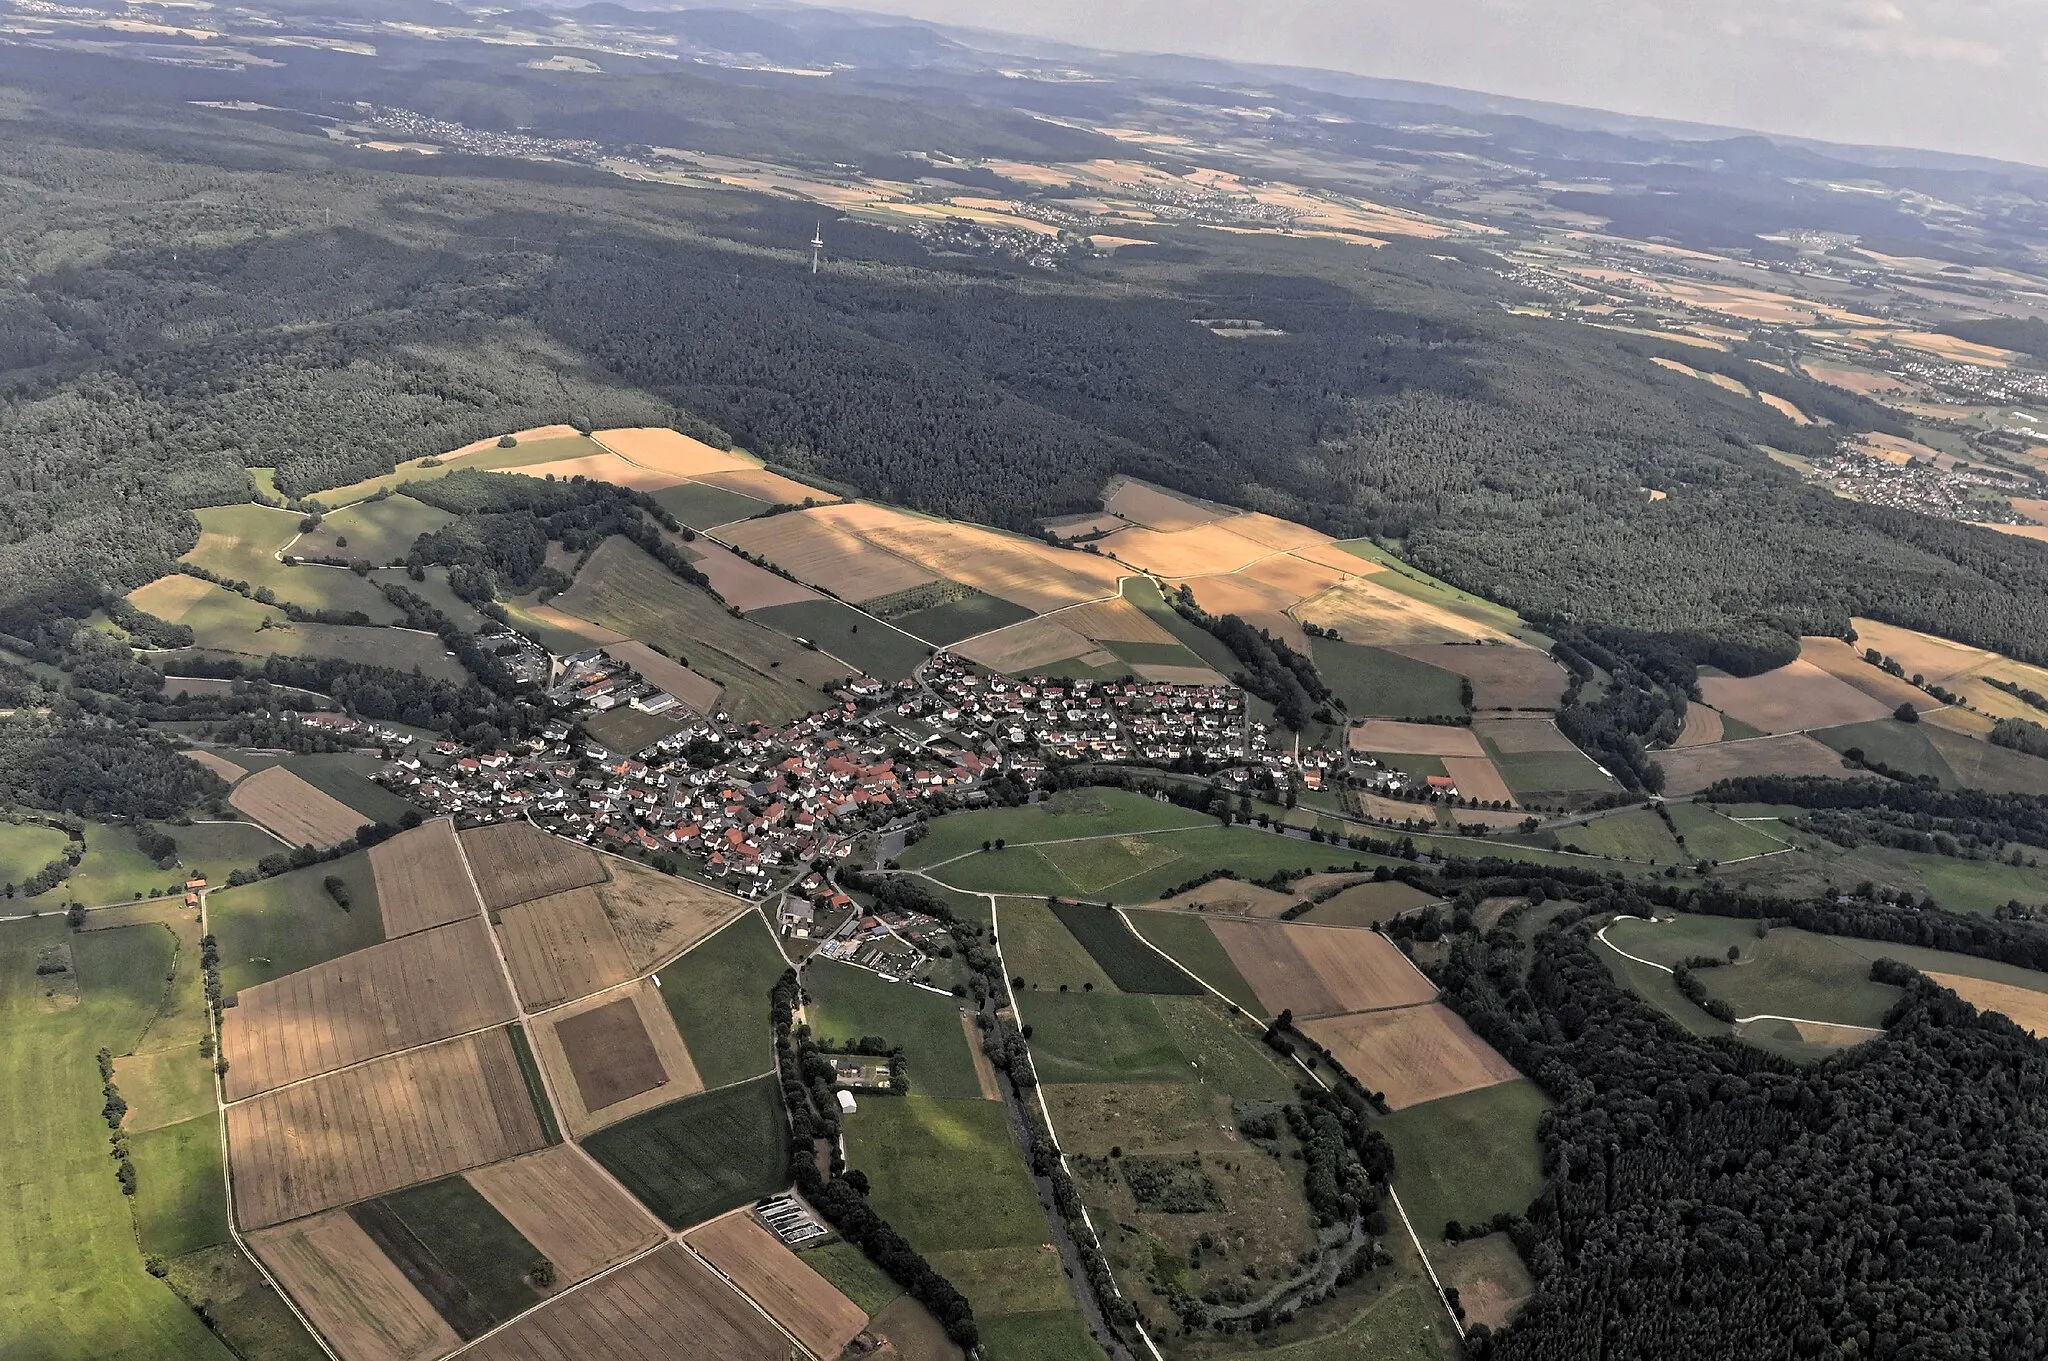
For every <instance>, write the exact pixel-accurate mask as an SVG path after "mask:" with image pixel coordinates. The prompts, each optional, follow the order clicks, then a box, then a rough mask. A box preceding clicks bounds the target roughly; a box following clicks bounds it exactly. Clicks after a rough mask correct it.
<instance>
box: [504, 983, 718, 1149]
mask: <svg viewBox="0 0 2048 1361" xmlns="http://www.w3.org/2000/svg"><path fill="white" fill-rule="evenodd" d="M532 1034H533V1048H534V1057H535V1058H537V1059H538V1060H539V1061H540V1064H541V1067H543V1068H545V1069H546V1070H547V1073H548V1078H549V1083H550V1086H551V1088H552V1090H553V1092H554V1096H555V1114H556V1115H557V1116H558V1117H559V1118H560V1120H561V1122H562V1128H563V1129H564V1130H566V1131H567V1132H568V1134H569V1136H570V1137H571V1138H577V1139H580V1138H582V1137H583V1136H584V1135H586V1134H589V1133H590V1132H592V1131H593V1130H598V1129H602V1128H604V1127H605V1126H606V1125H613V1124H617V1123H618V1122H619V1121H621V1120H624V1119H625V1118H626V1117H628V1116H631V1115H638V1114H639V1113H640V1112H641V1111H644V1110H652V1109H653V1108H654V1107H656V1106H660V1105H665V1104H667V1103H668V1102H670V1101H674V1100H676V1099H678V1098H679V1097H685V1096H691V1095H694V1094H695V1093H697V1092H701V1091H703V1090H704V1079H703V1077H702V1076H701V1075H700V1074H699V1073H698V1072H697V1063H696V1060H695V1059H693V1058H692V1057H691V1056H690V1049H689V1046H688V1045H687V1044H685V1043H684V1042H683V1037H682V1034H681V1033H680V1032H679V1031H678V1030H677V1029H676V1023H675V1019H674V1018H673V1017H671V1016H670V1015H669V1011H668V1007H667V1006H665V1005H664V1004H663V1003H662V1000H661V990H660V989H659V988H657V987H655V986H654V983H653V981H652V980H650V979H645V978H643V979H640V980H639V981H638V982H635V983H631V984H629V985H627V986H626V987H623V988H619V989H617V990H615V991H613V992H610V993H606V994H603V995H602V996H598V997H591V998H586V999H585V1000H583V1001H581V1002H572V1003H571V1004H569V1005H568V1006H566V1007H563V1008H561V1009H559V1010H557V1011H553V1012H550V1013H549V1014H548V1016H547V1019H546V1020H544V1021H542V1022H541V1023H539V1024H538V1025H536V1026H534V1027H533V1031H532Z"/></svg>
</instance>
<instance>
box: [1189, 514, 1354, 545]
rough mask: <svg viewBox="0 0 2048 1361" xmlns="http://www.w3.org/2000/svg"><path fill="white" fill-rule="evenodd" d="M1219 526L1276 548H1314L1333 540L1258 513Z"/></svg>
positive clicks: (1221, 521) (1305, 526) (1273, 516)
mask: <svg viewBox="0 0 2048 1361" xmlns="http://www.w3.org/2000/svg"><path fill="white" fill-rule="evenodd" d="M1217 524H1218V526H1219V527H1220V528H1223V529H1227V530H1229V531H1230V532H1231V533H1233V534H1235V535H1237V536H1238V537H1239V538H1241V539H1250V540H1251V541H1252V542H1253V543H1258V544H1264V545H1265V546H1266V547H1268V548H1272V549H1291V548H1313V547H1315V546H1317V545H1318V544H1326V543H1329V542H1330V541H1331V540H1330V536H1329V535H1327V534H1324V533H1322V532H1320V531H1318V530H1314V529H1310V528H1309V527H1308V526H1307V525H1298V524H1296V523H1294V521H1292V520H1283V519H1281V518H1279V517H1278V516H1276V515H1262V514H1260V513H1259V512H1258V511H1255V510H1254V511H1246V512H1245V513H1244V514H1242V515H1233V516H1231V517H1230V518H1229V519H1227V520H1219V521H1217Z"/></svg>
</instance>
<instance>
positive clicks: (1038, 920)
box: [997, 898, 1118, 992]
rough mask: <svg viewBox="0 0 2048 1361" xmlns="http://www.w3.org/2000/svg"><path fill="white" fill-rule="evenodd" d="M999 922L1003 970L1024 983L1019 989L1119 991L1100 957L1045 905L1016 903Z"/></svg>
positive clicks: (1022, 900) (1006, 905)
mask: <svg viewBox="0 0 2048 1361" xmlns="http://www.w3.org/2000/svg"><path fill="white" fill-rule="evenodd" d="M997 920H998V922H999V923H1000V925H1001V928H1002V929H1001V931H1000V933H999V934H998V936H997V943H998V944H999V945H1000V946H1001V947H1002V952H1003V968H1004V969H1005V970H1006V971H1007V972H1008V973H1009V974H1010V976H1011V977H1012V978H1021V979H1023V980H1024V981H1023V982H1022V983H1020V984H1017V985H1016V986H1018V987H1019V988H1038V989H1050V990H1052V991H1054V992H1058V991H1060V990H1062V989H1067V990H1071V991H1074V992H1116V991H1118V989H1117V986H1116V984H1115V983H1113V982H1112V981H1110V977H1109V975H1108V974H1107V973H1105V972H1103V968H1102V966H1101V965H1100V964H1098V963H1096V962H1095V957H1094V956H1093V955H1091V954H1089V953H1088V951H1087V949H1086V948H1084V947H1083V946H1082V944H1081V942H1080V941H1078V940H1076V939H1075V938H1074V933H1073V932H1071V931H1069V930H1068V929H1067V928H1066V925H1065V924H1064V923H1063V922H1062V921H1061V920H1060V919H1059V918H1058V917H1056V916H1054V915H1053V911H1052V908H1050V907H1049V906H1047V905H1046V904H1044V903H1041V902H1036V901H1033V900H1032V899H1029V898H1017V899H1013V900H1011V901H1009V902H1006V903H1004V904H1003V906H1002V914H1001V916H1000V917H999V918H998V919H997Z"/></svg>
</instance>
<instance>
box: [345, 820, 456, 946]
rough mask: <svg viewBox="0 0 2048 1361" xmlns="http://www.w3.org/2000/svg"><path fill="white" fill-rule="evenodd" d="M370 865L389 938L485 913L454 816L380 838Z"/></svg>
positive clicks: (372, 849)
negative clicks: (458, 840)
mask: <svg viewBox="0 0 2048 1361" xmlns="http://www.w3.org/2000/svg"><path fill="white" fill-rule="evenodd" d="M370 870H371V872H372V873H373V874H374V875H375V876H376V879H377V910H378V912H379V914H380V915H381V916H382V917H383V918H384V939H386V940H396V939H397V938H398V937H400V936H404V935H410V934H411V933H412V932H414V931H425V930H427V929H428V928H429V927H435V926H445V925H447V924H448V923H449V922H453V921H461V920H462V919H463V918H464V917H476V916H480V915H481V914H482V906H483V905H482V904H481V903H479V902H478V901H477V897H476V890H475V889H474V888H473V887H471V885H470V882H469V875H468V874H467V873H466V872H465V871H464V870H463V868H462V850H461V848H460V847H459V846H457V845H456V842H455V824H454V822H453V821H451V820H450V819H448V818H436V819H434V820H433V821H432V822H428V823H423V824H421V825H420V826H418V827H415V828H413V829H412V830H411V831H409V832H400V833H399V834H398V835H397V836H395V837H392V838H391V839H390V840H389V841H380V842H378V843H377V844H376V845H375V846H372V847H371V848H370Z"/></svg>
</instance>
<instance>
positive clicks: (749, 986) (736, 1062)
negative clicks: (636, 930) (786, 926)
mask: <svg viewBox="0 0 2048 1361" xmlns="http://www.w3.org/2000/svg"><path fill="white" fill-rule="evenodd" d="M788 967H789V965H788V962H787V961H786V960H784V959H783V957H782V952H781V951H780V950H779V949H777V948H776V944H775V936H774V933H773V932H772V931H771V930H770V929H769V926H768V923H767V922H766V921H764V920H763V919H762V917H761V914H760V913H759V912H755V911H749V912H747V913H745V914H744V915H743V916H741V917H740V918H739V919H738V920H736V921H734V922H733V923H732V924H731V925H730V926H727V927H726V928H724V929H723V930H721V931H719V932H718V933H717V934H716V935H714V936H712V937H711V938H710V939H708V940H706V941H704V942H703V943H702V944H700V945H698V946H696V947H695V948H694V949H692V950H691V951H690V952H689V953H688V954H686V955H684V956H683V957H682V958H681V959H678V960H677V961H676V962H675V963H673V964H671V965H669V966H668V967H667V968H664V969H663V970H662V971H661V972H660V973H659V974H657V975H656V976H655V980H654V981H655V982H656V983H657V984H658V985H659V986H660V988H661V998H662V1001H663V1002H664V1003H666V1004H667V1006H668V1011H669V1015H670V1016H672V1017H673V1018H674V1019H675V1023H676V1029H677V1030H678V1031H679V1032H680V1033H681V1034H682V1037H683V1042H684V1043H685V1044H687V1045H688V1046H689V1049H690V1056H691V1057H692V1058H693V1059H694V1060H695V1061H696V1064H697V1072H698V1074H699V1075H700V1076H702V1078H703V1079H704V1085H705V1086H707V1087H720V1086H724V1085H725V1084H727V1083H732V1082H738V1081H740V1080H742V1079H743V1078H750V1077H753V1076H755V1075H756V1074H759V1073H765V1072H768V1071H769V1070H770V1069H772V1068H774V1066H775V1054H774V1034H773V1031H772V1030H771V1028H770V1026H769V1020H768V993H769V991H770V989H772V988H773V987H774V986H775V981H776V979H778V978H780V977H781V976H782V972H783V970H784V969H786V968H788Z"/></svg>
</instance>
